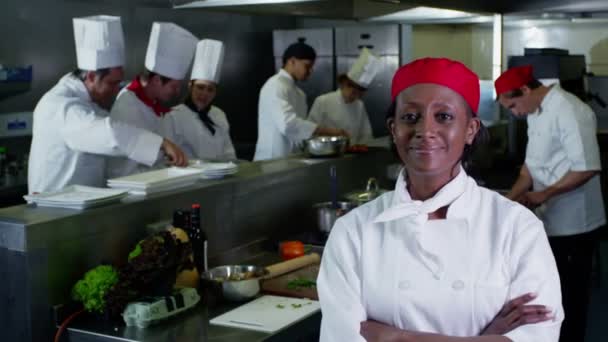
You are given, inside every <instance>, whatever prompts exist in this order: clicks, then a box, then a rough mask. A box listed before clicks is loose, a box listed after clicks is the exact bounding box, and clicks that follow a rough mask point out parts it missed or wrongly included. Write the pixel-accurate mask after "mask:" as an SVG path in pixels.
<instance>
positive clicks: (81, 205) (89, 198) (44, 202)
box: [23, 185, 127, 209]
mask: <svg viewBox="0 0 608 342" xmlns="http://www.w3.org/2000/svg"><path fill="white" fill-rule="evenodd" d="M126 195H127V191H126V190H120V189H104V188H94V187H90V186H84V185H70V186H68V187H66V188H63V189H61V190H59V191H53V192H44V193H41V194H34V195H27V196H23V198H25V200H26V201H27V202H28V203H36V204H37V205H39V206H41V207H55V208H68V209H86V208H91V207H97V206H101V205H105V204H109V203H114V202H118V201H120V199H121V198H123V197H125V196H126Z"/></svg>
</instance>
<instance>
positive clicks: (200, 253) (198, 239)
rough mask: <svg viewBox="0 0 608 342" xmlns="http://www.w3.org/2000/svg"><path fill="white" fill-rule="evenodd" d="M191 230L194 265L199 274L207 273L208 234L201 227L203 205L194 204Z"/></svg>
mask: <svg viewBox="0 0 608 342" xmlns="http://www.w3.org/2000/svg"><path fill="white" fill-rule="evenodd" d="M190 217H191V221H190V224H191V226H190V227H191V229H190V230H189V233H188V234H189V235H190V241H192V249H193V251H194V263H195V264H196V267H197V268H198V270H199V272H206V271H207V269H208V268H207V266H208V265H207V234H205V231H204V230H203V229H202V227H201V205H200V204H198V203H194V204H192V211H191V216H190Z"/></svg>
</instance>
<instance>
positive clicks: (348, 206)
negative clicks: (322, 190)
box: [313, 202, 357, 234]
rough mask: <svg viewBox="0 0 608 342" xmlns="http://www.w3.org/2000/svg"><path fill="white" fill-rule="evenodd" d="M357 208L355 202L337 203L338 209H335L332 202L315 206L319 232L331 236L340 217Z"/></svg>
mask: <svg viewBox="0 0 608 342" xmlns="http://www.w3.org/2000/svg"><path fill="white" fill-rule="evenodd" d="M356 206H357V204H356V203H353V202H337V207H334V206H333V204H332V203H331V202H322V203H317V204H315V205H314V206H313V208H314V209H315V211H316V212H317V224H318V225H319V230H320V231H322V232H324V233H327V234H329V232H330V231H331V228H332V227H333V226H334V223H335V222H336V220H337V219H338V217H340V216H342V215H344V214H346V213H347V212H349V211H350V210H352V209H353V208H355V207H356Z"/></svg>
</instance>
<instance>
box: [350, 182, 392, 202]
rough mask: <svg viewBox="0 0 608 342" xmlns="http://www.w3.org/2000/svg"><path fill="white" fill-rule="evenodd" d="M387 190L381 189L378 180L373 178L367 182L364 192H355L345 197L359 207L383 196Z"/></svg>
mask: <svg viewBox="0 0 608 342" xmlns="http://www.w3.org/2000/svg"><path fill="white" fill-rule="evenodd" d="M386 191H387V190H384V189H380V187H379V186H378V181H377V180H376V178H374V177H371V178H370V179H368V180H367V185H366V187H365V190H364V191H353V192H349V193H348V194H346V195H345V196H344V197H345V198H346V199H347V200H348V201H349V202H353V203H355V204H357V205H361V204H364V203H367V202H369V201H371V200H373V199H375V198H376V197H378V196H380V195H382V194H383V193H385V192H386Z"/></svg>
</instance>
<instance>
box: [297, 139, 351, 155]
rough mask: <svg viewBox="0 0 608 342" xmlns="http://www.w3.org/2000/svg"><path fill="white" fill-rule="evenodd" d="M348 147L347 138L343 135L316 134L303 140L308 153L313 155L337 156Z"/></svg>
mask: <svg viewBox="0 0 608 342" xmlns="http://www.w3.org/2000/svg"><path fill="white" fill-rule="evenodd" d="M347 147H348V138H347V137H343V136H318V137H314V138H310V139H308V140H305V141H304V148H305V150H306V152H307V153H308V154H310V155H311V156H315V157H328V156H338V155H342V154H344V151H346V148H347Z"/></svg>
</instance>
